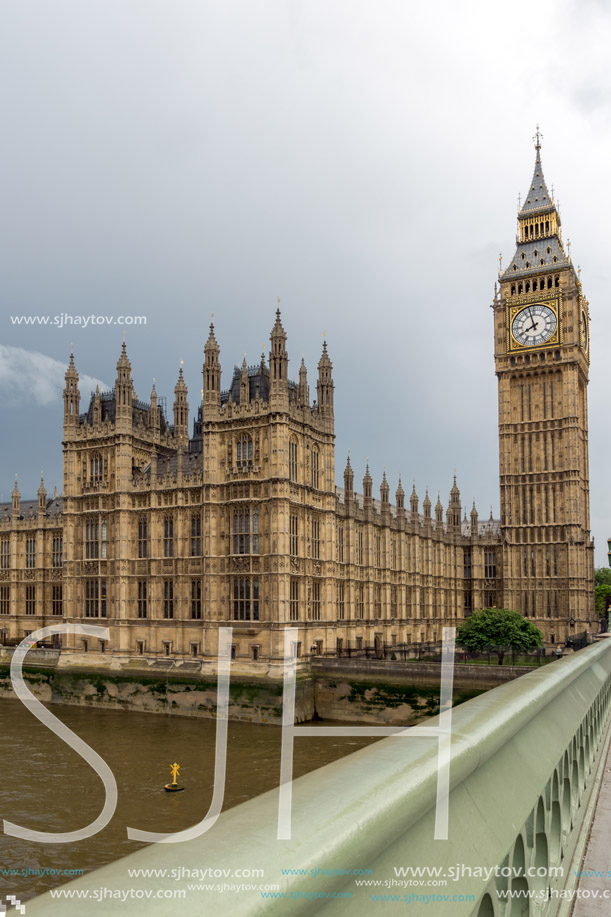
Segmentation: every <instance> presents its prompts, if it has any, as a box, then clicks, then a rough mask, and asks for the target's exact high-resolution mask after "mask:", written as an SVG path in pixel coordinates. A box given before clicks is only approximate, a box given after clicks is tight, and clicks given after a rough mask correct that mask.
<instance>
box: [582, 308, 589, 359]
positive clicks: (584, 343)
mask: <svg viewBox="0 0 611 917" xmlns="http://www.w3.org/2000/svg"><path fill="white" fill-rule="evenodd" d="M581 344H582V347H583V349H584V350H587V349H588V320H587V318H586V314H585V312H582V313H581Z"/></svg>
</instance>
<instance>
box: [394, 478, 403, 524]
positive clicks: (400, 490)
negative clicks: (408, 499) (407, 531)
mask: <svg viewBox="0 0 611 917" xmlns="http://www.w3.org/2000/svg"><path fill="white" fill-rule="evenodd" d="M395 500H396V503H397V515H398V516H399V515H400V516H404V515H405V491H404V490H403V485H402V484H401V477H399V484H398V486H397V491H396V493H395Z"/></svg>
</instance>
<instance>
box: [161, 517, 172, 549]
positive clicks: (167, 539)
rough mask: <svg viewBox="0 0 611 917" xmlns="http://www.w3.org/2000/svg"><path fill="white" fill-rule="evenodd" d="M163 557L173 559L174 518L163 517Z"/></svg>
mask: <svg viewBox="0 0 611 917" xmlns="http://www.w3.org/2000/svg"><path fill="white" fill-rule="evenodd" d="M163 556H164V557H174V518H173V517H172V516H165V517H164V520H163Z"/></svg>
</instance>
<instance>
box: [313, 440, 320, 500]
mask: <svg viewBox="0 0 611 917" xmlns="http://www.w3.org/2000/svg"><path fill="white" fill-rule="evenodd" d="M318 463H319V453H318V446H314V448H313V449H312V487H315V488H316V490H318V487H319V475H318Z"/></svg>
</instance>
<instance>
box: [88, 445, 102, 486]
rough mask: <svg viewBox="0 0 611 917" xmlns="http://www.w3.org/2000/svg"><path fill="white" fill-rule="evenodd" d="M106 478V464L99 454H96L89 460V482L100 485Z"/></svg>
mask: <svg viewBox="0 0 611 917" xmlns="http://www.w3.org/2000/svg"><path fill="white" fill-rule="evenodd" d="M103 476H104V462H103V459H102V456H101V455H100V454H99V452H96V453H94V454H93V455H92V456H91V458H90V459H89V480H90V481H91V482H92V484H98V483H99V482H100V481H101V480H102V478H103Z"/></svg>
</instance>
